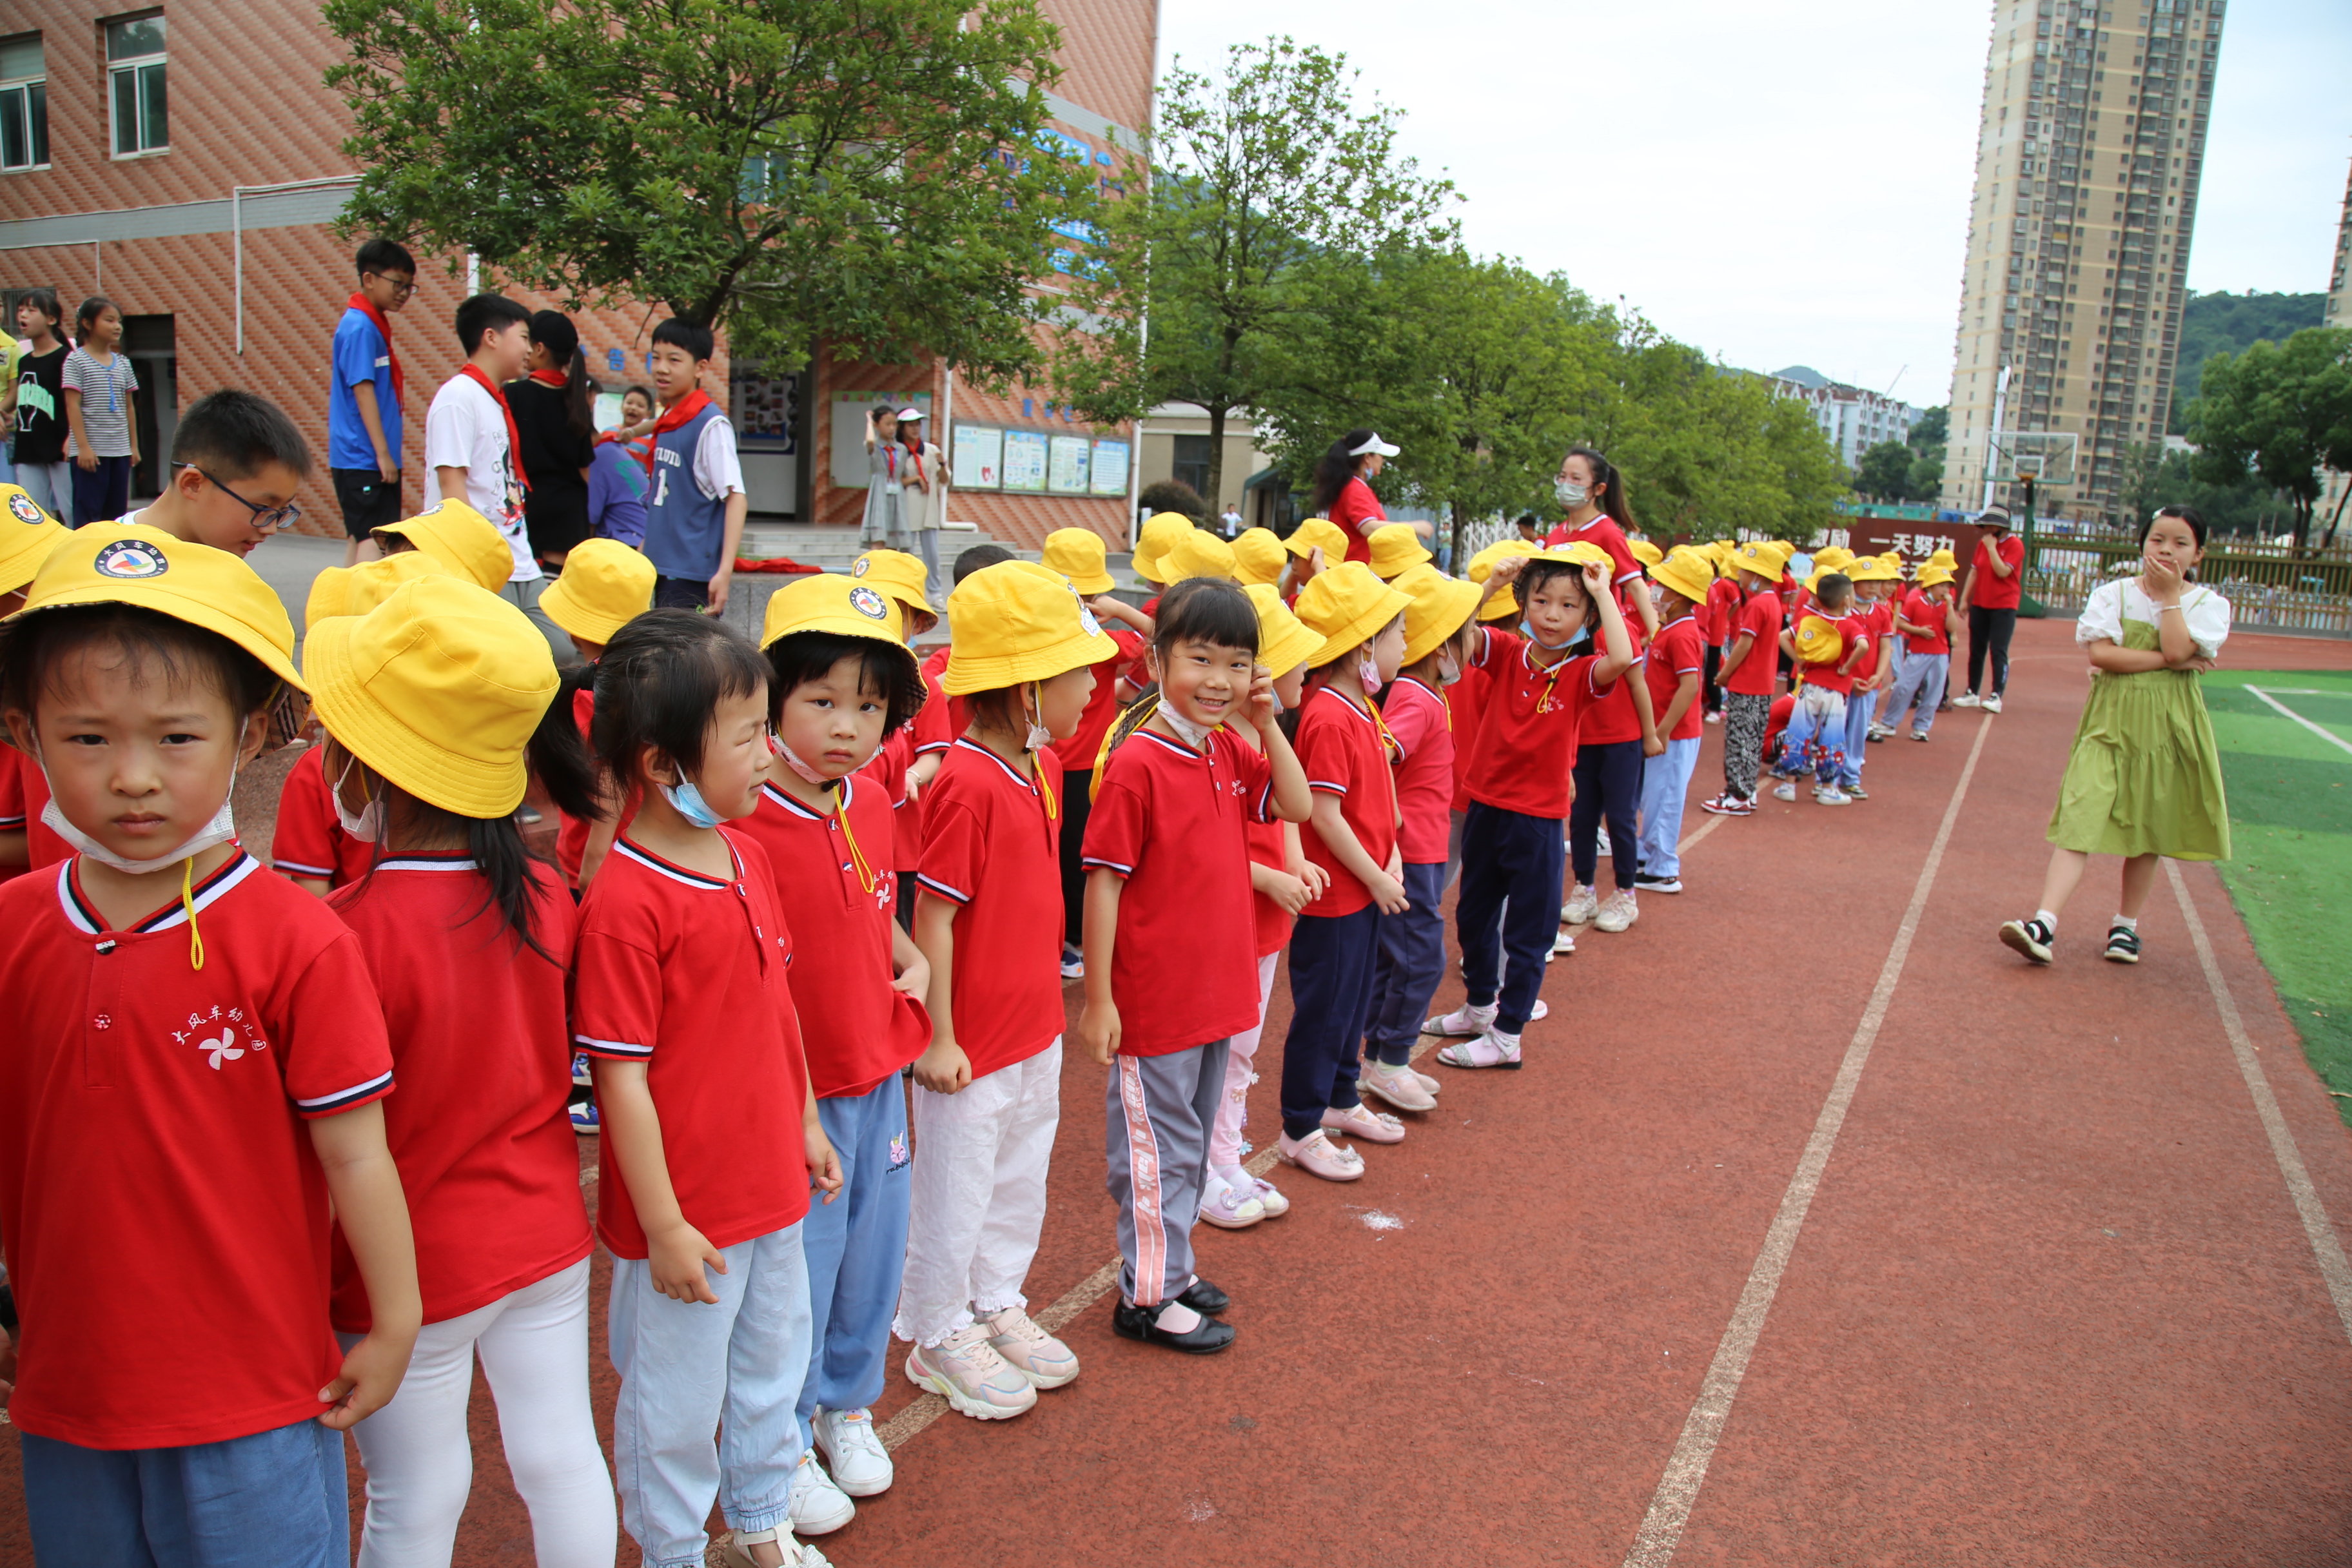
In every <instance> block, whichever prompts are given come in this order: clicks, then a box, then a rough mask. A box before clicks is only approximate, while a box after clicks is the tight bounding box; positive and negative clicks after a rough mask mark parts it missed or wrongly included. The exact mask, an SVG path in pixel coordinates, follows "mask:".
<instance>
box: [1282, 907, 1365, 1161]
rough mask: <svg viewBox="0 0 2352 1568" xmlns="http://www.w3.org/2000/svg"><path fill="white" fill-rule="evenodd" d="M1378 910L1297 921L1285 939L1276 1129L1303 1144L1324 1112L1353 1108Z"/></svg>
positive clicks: (1309, 917)
mask: <svg viewBox="0 0 2352 1568" xmlns="http://www.w3.org/2000/svg"><path fill="white" fill-rule="evenodd" d="M1380 921H1381V907H1380V906H1379V905H1378V904H1366V905H1365V906H1364V907H1363V908H1362V909H1360V910H1357V911H1356V912H1355V913H1354V914H1351V915H1301V916H1299V917H1298V928H1297V931H1294V932H1292V933H1291V938H1290V1033H1289V1034H1287V1035H1286V1036H1285V1037H1283V1041H1282V1130H1283V1131H1285V1132H1286V1133H1288V1134H1289V1135H1290V1136H1291V1137H1292V1138H1294V1139H1298V1138H1305V1137H1307V1135H1308V1134H1310V1133H1312V1132H1313V1131H1315V1130H1316V1129H1317V1128H1318V1127H1320V1126H1322V1125H1323V1112H1324V1111H1326V1110H1349V1108H1351V1107H1353V1106H1355V1105H1358V1104H1360V1103H1361V1097H1360V1095H1358V1094H1357V1092H1356V1079H1357V1076H1358V1074H1359V1073H1360V1072H1361V1071H1362V1070H1363V1069H1362V1067H1361V1064H1360V1062H1359V1061H1358V1060H1357V1058H1356V1047H1357V1046H1358V1044H1359V1043H1360V1042H1361V1041H1362V1039H1363V1037H1364V1021H1365V1019H1366V1018H1367V1017H1368V1016H1370V1013H1371V1010H1372V955H1373V954H1374V953H1375V952H1378V951H1379V949H1380V942H1381V929H1380Z"/></svg>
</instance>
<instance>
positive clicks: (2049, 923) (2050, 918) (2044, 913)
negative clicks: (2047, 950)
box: [2033, 910, 2058, 936]
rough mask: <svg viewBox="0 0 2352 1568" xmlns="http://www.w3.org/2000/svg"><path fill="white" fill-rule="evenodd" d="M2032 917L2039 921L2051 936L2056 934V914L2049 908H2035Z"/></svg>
mask: <svg viewBox="0 0 2352 1568" xmlns="http://www.w3.org/2000/svg"><path fill="white" fill-rule="evenodd" d="M2033 918H2034V919H2035V920H2038V921H2041V922H2042V927H2043V929H2044V930H2046V931H2049V932H2050V933H2051V934H2052V935H2053V936H2055V935H2056V934H2057V932H2058V917H2057V915H2056V914H2054V913H2053V912H2052V911H2051V910H2034V911H2033Z"/></svg>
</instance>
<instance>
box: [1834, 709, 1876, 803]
mask: <svg viewBox="0 0 2352 1568" xmlns="http://www.w3.org/2000/svg"><path fill="white" fill-rule="evenodd" d="M1879 696H1880V693H1878V692H1875V691H1857V692H1855V693H1854V694H1853V696H1852V697H1850V698H1848V699H1847V700H1846V704H1845V766H1844V768H1843V769H1842V770H1841V771H1840V772H1839V773H1838V783H1840V784H1860V783H1861V782H1862V763H1863V752H1865V751H1867V750H1868V749H1869V745H1868V742H1869V741H1870V722H1871V721H1872V720H1873V719H1874V718H1876V717H1877V715H1878V699H1879Z"/></svg>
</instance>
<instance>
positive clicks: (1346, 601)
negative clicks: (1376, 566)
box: [1294, 561, 1412, 666]
mask: <svg viewBox="0 0 2352 1568" xmlns="http://www.w3.org/2000/svg"><path fill="white" fill-rule="evenodd" d="M1410 604H1412V595H1410V594H1403V593H1400V592H1398V591H1397V590H1396V589H1394V588H1392V587H1391V586H1390V585H1389V584H1386V583H1383V582H1381V580H1380V579H1379V578H1378V577H1375V576H1374V575H1372V569H1371V568H1370V567H1369V566H1367V565H1365V564H1364V563H1362V562H1360V561H1342V562H1340V563H1339V564H1338V565H1337V566H1331V567H1327V568H1326V569H1324V570H1323V571H1321V572H1318V573H1317V574H1315V580H1314V581H1313V582H1311V583H1309V584H1307V586H1306V587H1305V588H1304V589H1302V590H1300V592H1299V595H1298V603H1297V605H1296V606H1295V607H1294V608H1295V610H1296V613H1297V616H1298V618H1299V620H1300V621H1302V622H1304V623H1305V624H1306V626H1307V630H1308V631H1311V632H1314V633H1316V634H1318V636H1320V637H1322V638H1323V646H1322V647H1320V648H1319V649H1318V650H1317V651H1316V652H1315V653H1314V654H1312V655H1311V656H1309V658H1307V663H1308V664H1310V665H1316V666H1321V665H1326V664H1328V663H1330V662H1331V661H1332V660H1333V659H1335V658H1339V656H1340V655H1341V654H1343V653H1346V652H1347V651H1348V650H1349V648H1351V647H1358V646H1360V644H1362V643H1365V642H1368V641H1370V639H1371V638H1373V637H1377V636H1379V635H1380V631H1381V627H1382V626H1387V625H1388V624H1389V623H1390V622H1391V621H1392V620H1395V619H1396V618H1397V616H1400V615H1402V614H1403V613H1404V608H1405V606H1406V605H1410Z"/></svg>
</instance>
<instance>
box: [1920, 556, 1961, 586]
mask: <svg viewBox="0 0 2352 1568" xmlns="http://www.w3.org/2000/svg"><path fill="white" fill-rule="evenodd" d="M1955 575H1957V574H1955V573H1954V572H1953V570H1952V569H1951V568H1950V567H1948V566H1946V565H1944V564H1942V563H1939V562H1935V561H1930V562H1928V563H1927V564H1926V565H1925V566H1922V567H1920V568H1919V574H1918V575H1917V576H1916V577H1915V578H1913V579H1912V581H1914V582H1916V583H1917V584H1919V586H1921V587H1922V588H1932V587H1934V586H1936V584H1938V583H1948V582H1950V581H1951V580H1952V579H1953V577H1954V576H1955Z"/></svg>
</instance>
